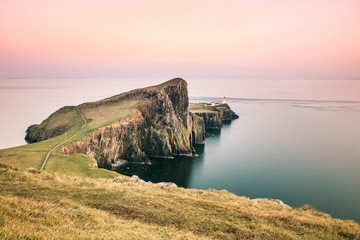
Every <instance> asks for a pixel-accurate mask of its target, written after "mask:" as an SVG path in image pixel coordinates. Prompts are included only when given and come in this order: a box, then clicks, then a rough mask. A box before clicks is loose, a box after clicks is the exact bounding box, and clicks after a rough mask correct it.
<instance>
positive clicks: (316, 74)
mask: <svg viewBox="0 0 360 240" xmlns="http://www.w3.org/2000/svg"><path fill="white" fill-rule="evenodd" d="M359 13H360V1H358V0H303V1H295V0H274V1H268V0H263V1H260V0H246V1H241V0H224V1H211V0H206V1H205V0H197V1H190V0H182V1H165V0H152V1H149V0H142V1H141V0H134V1H119V0H86V1H85V0H84V1H80V0H79V1H74V0H61V1H60V0H59V1H55V0H54V1H49V0H31V1H27V0H0V78H8V77H10V78H12V77H14V78H16V77H33V78H36V77H45V78H52V77H54V78H61V77H70V78H77V77H80V78H87V77H93V78H108V77H109V78H119V77H127V78H128V77H130V78H137V77H140V78H144V77H149V78H157V77H166V78H172V77H176V76H182V77H184V78H189V77H190V78H193V77H199V78H243V79H247V78H262V79H264V78H270V79H271V78H285V79H291V78H294V79H298V78H360V27H359V26H360V14H359Z"/></svg>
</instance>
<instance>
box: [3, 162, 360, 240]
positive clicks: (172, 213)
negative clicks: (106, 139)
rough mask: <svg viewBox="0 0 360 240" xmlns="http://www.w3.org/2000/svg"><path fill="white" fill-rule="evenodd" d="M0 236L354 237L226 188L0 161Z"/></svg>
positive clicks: (357, 230) (348, 225) (337, 224)
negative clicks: (89, 175) (65, 172)
mask: <svg viewBox="0 0 360 240" xmlns="http://www.w3.org/2000/svg"><path fill="white" fill-rule="evenodd" d="M0 186H1V188H0V238H20V237H24V238H29V239H33V238H52V239H71V238H108V239H109V238H117V239H144V238H146V239H170V238H175V239H202V238H203V239H249V238H250V239H359V238H360V227H359V225H358V224H356V223H354V222H352V221H342V220H338V219H333V218H331V217H330V216H329V215H328V214H324V213H320V212H317V211H316V210H314V209H312V208H310V207H303V208H293V209H286V208H283V207H281V206H280V205H278V204H276V203H273V202H270V201H266V200H263V201H258V202H257V201H252V200H250V199H248V198H245V197H238V196H236V195H234V194H231V193H229V192H227V191H216V190H206V191H204V190H195V189H183V188H171V187H160V186H157V185H155V184H147V185H135V184H133V183H132V182H131V180H130V178H128V177H123V176H118V177H115V178H112V179H98V180H94V179H83V180H82V179H79V178H73V177H69V176H61V175H51V174H48V173H44V172H42V173H41V172H37V171H32V172H26V171H25V172H23V171H19V170H16V169H14V168H11V167H10V166H7V165H0Z"/></svg>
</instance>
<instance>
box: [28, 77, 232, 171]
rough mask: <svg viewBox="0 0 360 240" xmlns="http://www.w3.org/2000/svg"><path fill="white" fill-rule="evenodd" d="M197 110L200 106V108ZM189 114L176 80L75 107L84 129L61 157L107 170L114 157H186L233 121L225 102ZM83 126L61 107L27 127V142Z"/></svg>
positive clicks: (72, 110)
mask: <svg viewBox="0 0 360 240" xmlns="http://www.w3.org/2000/svg"><path fill="white" fill-rule="evenodd" d="M201 107H203V106H201ZM206 108H207V109H206V111H205V112H190V110H189V97H188V90H187V83H186V81H184V80H183V79H180V78H177V79H173V80H170V81H168V82H165V83H163V84H160V85H158V86H153V87H148V88H143V89H137V90H133V91H130V92H127V93H123V94H120V95H117V96H113V97H110V98H107V99H104V100H100V101H97V102H92V103H84V104H82V105H79V106H78V109H79V111H80V112H81V113H82V115H83V116H84V117H85V118H86V120H87V122H88V125H87V127H86V128H85V129H84V131H83V132H82V134H83V135H82V138H81V139H80V140H78V141H76V142H72V143H69V144H67V145H65V146H64V147H62V149H61V152H62V153H64V154H76V153H83V154H86V155H88V156H91V157H93V158H95V159H96V161H97V165H98V166H99V167H104V168H110V167H111V164H112V163H114V162H115V161H117V160H119V159H125V160H128V161H133V162H139V163H147V162H149V160H148V158H149V157H157V158H173V157H175V156H192V155H193V152H194V150H195V149H194V145H195V144H204V143H205V135H206V130H209V129H220V128H221V127H222V123H223V122H224V121H228V120H231V119H234V118H236V117H237V115H236V114H235V113H234V112H232V111H231V109H230V108H229V106H228V105H227V104H225V105H224V104H223V105H219V106H214V107H210V108H209V107H206ZM82 124H83V120H82V118H81V116H80V115H79V112H78V111H77V109H76V107H64V108H62V109H60V110H58V111H57V112H55V113H54V114H52V115H50V117H49V118H48V119H46V120H44V121H43V122H42V123H41V124H40V125H35V126H31V127H29V129H28V131H27V136H26V138H27V139H29V140H30V141H31V142H35V141H41V140H46V139H48V138H52V137H55V136H59V135H61V134H63V133H64V132H66V131H68V129H72V130H74V129H76V130H77V129H78V128H79V126H81V125H82Z"/></svg>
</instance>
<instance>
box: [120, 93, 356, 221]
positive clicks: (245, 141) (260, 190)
mask: <svg viewBox="0 0 360 240" xmlns="http://www.w3.org/2000/svg"><path fill="white" fill-rule="evenodd" d="M193 101H199V99H193ZM229 104H230V106H231V107H232V109H233V110H234V111H235V112H237V113H238V114H239V115H240V118H239V119H237V120H235V121H233V122H232V123H231V124H229V125H226V126H224V128H223V129H222V131H221V133H220V135H218V136H216V137H212V138H207V142H206V144H205V145H204V147H203V149H199V152H203V153H202V154H200V155H199V157H198V158H196V159H180V160H176V161H168V160H167V161H160V162H159V161H158V162H155V163H154V165H151V166H143V165H134V166H133V165H126V166H123V167H122V168H120V169H119V171H120V172H122V173H125V174H128V175H131V174H137V175H139V176H140V177H141V178H143V179H145V180H150V181H154V182H159V181H172V182H175V183H176V184H178V185H179V186H183V187H188V188H201V189H208V188H215V189H227V190H228V191H230V192H233V193H235V194H237V195H241V196H247V197H250V198H257V197H264V198H278V199H281V200H283V201H284V202H286V203H287V204H289V205H292V206H302V205H304V204H311V205H313V206H314V207H316V208H317V209H319V210H322V211H325V212H328V213H331V214H332V215H333V216H335V217H338V218H344V219H356V220H357V221H358V222H360V174H359V169H360V126H359V123H360V102H313V101H276V100H275V101H274V100H246V99H230V100H229Z"/></svg>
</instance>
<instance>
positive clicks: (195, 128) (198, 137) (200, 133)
mask: <svg viewBox="0 0 360 240" xmlns="http://www.w3.org/2000/svg"><path fill="white" fill-rule="evenodd" d="M190 117H191V119H192V134H191V136H192V142H193V144H204V143H205V123H204V118H203V117H201V116H198V115H196V114H194V113H190Z"/></svg>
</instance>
